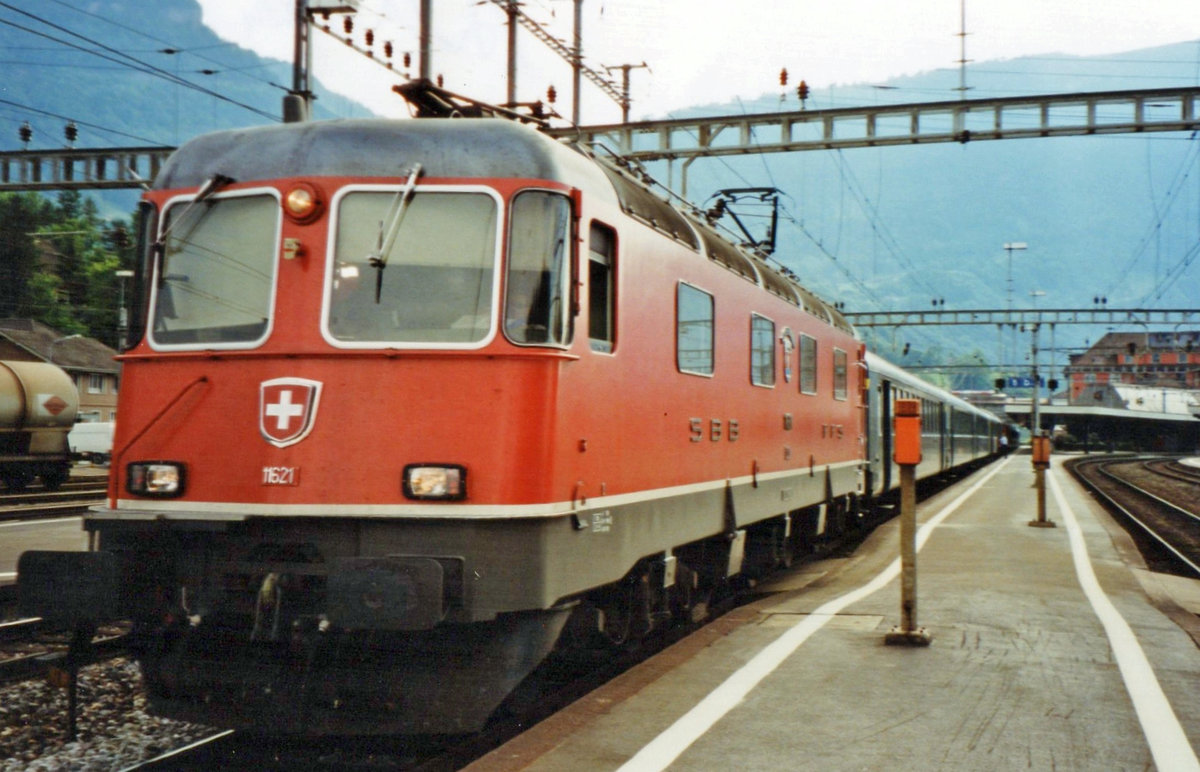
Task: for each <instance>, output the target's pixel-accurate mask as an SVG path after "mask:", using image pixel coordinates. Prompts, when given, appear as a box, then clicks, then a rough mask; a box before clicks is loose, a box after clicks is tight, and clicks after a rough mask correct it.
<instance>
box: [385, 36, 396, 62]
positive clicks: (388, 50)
mask: <svg viewBox="0 0 1200 772" xmlns="http://www.w3.org/2000/svg"><path fill="white" fill-rule="evenodd" d="M393 50H394V49H393V48H392V41H390V40H389V41H387V42H386V43H384V44H383V55H384V56H386V57H387V58H388V59H391V58H392V51H393Z"/></svg>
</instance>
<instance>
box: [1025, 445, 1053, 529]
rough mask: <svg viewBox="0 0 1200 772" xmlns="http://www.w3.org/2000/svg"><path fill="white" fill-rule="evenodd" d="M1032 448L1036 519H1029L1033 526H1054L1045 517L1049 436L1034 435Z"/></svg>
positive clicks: (1051, 521)
mask: <svg viewBox="0 0 1200 772" xmlns="http://www.w3.org/2000/svg"><path fill="white" fill-rule="evenodd" d="M1030 443H1031V447H1032V449H1033V478H1034V480H1033V486H1034V488H1036V489H1037V519H1036V520H1030V521H1029V525H1031V526H1033V527H1034V528H1056V527H1058V524H1057V523H1055V522H1054V521H1053V520H1047V519H1046V470H1047V469H1048V468H1049V467H1050V438H1049V437H1046V436H1044V435H1040V434H1039V435H1035V436H1034V437H1033V438H1032V439H1031V440H1030Z"/></svg>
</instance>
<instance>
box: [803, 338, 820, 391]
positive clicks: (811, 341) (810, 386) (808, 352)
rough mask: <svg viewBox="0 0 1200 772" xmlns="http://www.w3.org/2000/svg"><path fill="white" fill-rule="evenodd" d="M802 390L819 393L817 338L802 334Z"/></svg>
mask: <svg viewBox="0 0 1200 772" xmlns="http://www.w3.org/2000/svg"><path fill="white" fill-rule="evenodd" d="M800 392H801V393H802V394H816V393H817V339H816V338H813V337H811V336H809V335H804V334H803V333H801V335H800Z"/></svg>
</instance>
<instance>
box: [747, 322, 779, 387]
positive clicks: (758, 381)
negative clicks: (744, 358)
mask: <svg viewBox="0 0 1200 772" xmlns="http://www.w3.org/2000/svg"><path fill="white" fill-rule="evenodd" d="M750 382H751V383H753V384H754V385H755V386H774V385H775V322H772V321H771V320H770V319H768V318H766V317H765V316H759V315H758V314H751V315H750Z"/></svg>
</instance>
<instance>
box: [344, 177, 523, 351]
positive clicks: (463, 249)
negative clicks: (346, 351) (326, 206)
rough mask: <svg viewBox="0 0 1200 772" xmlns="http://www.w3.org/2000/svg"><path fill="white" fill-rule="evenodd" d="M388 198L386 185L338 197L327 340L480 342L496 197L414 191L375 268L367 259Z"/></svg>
mask: <svg viewBox="0 0 1200 772" xmlns="http://www.w3.org/2000/svg"><path fill="white" fill-rule="evenodd" d="M395 199H396V190H395V189H394V188H386V189H382V190H375V189H372V190H355V191H351V192H349V193H346V194H345V195H343V196H342V197H341V199H340V200H339V202H338V204H337V233H336V237H335V247H334V249H335V252H334V260H333V265H332V270H333V275H332V277H331V279H330V281H329V293H330V295H329V301H328V317H327V319H326V325H327V326H326V330H327V334H328V335H329V336H331V337H332V338H333V339H335V340H336V341H338V342H339V343H340V344H342V345H346V346H350V347H354V346H359V347H377V346H379V345H381V344H387V343H407V344H414V345H420V344H426V345H431V346H435V347H437V346H455V345H458V346H463V345H474V344H479V343H482V342H483V341H485V340H486V339H487V338H488V337H490V334H491V331H492V317H493V312H492V309H493V307H494V302H495V295H496V287H495V284H496V282H495V274H496V271H495V264H496V243H497V230H498V225H497V223H498V219H499V214H498V212H499V207H498V206H497V203H496V199H495V198H493V197H492V195H490V194H489V193H484V192H457V191H456V192H447V191H437V190H428V189H418V190H417V191H416V192H415V193H414V194H413V196H412V197H411V199H409V205H408V209H407V211H406V213H405V215H404V218H403V220H402V221H400V224H399V230H398V233H397V236H396V239H395V241H394V242H393V244H392V248H391V250H390V252H389V254H387V255H382V256H381V257H382V259H383V262H384V263H385V265H384V266H382V267H381V266H379V265H378V263H379V261H378V260H376V261H372V259H371V258H372V257H377V255H376V253H377V252H378V251H379V249H380V242H381V239H380V237H379V234H380V232H381V230H383V228H384V227H385V226H384V225H381V223H386V222H387V220H388V214H389V208H390V207H391V205H392V203H393V202H394V200H395Z"/></svg>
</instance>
